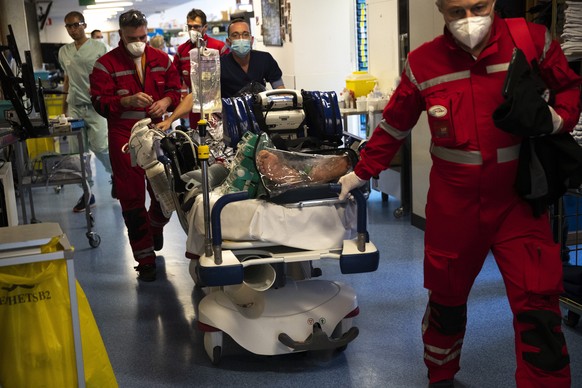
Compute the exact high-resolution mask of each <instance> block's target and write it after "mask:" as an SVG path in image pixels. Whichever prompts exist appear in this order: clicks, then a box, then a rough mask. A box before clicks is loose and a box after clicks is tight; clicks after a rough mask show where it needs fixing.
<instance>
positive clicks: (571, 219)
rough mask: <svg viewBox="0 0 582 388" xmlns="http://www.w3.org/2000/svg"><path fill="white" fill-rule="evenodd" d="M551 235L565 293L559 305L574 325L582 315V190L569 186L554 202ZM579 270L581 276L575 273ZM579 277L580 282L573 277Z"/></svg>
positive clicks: (565, 321)
mask: <svg viewBox="0 0 582 388" xmlns="http://www.w3.org/2000/svg"><path fill="white" fill-rule="evenodd" d="M553 218H554V222H553V228H554V236H555V237H556V241H557V242H558V243H560V246H561V256H562V262H563V263H564V288H565V293H564V294H563V295H562V296H561V297H560V305H561V306H562V308H564V309H565V310H566V315H565V316H564V324H566V325H567V326H571V327H574V326H576V325H577V324H578V322H579V321H580V316H582V294H580V295H578V293H577V290H578V289H580V290H582V191H581V189H571V190H568V192H567V193H566V194H565V195H564V196H563V197H562V198H560V199H559V201H558V202H557V203H556V204H555V205H554V217H553ZM578 273H579V275H580V276H578V275H577V274H578ZM576 278H580V279H579V280H580V284H578V283H577V281H576V280H575V279H576Z"/></svg>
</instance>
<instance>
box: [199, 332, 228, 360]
mask: <svg viewBox="0 0 582 388" xmlns="http://www.w3.org/2000/svg"><path fill="white" fill-rule="evenodd" d="M222 339H223V333H222V331H213V332H206V333H204V350H206V354H207V355H208V358H210V362H211V363H212V365H218V364H219V363H220V360H221V359H222Z"/></svg>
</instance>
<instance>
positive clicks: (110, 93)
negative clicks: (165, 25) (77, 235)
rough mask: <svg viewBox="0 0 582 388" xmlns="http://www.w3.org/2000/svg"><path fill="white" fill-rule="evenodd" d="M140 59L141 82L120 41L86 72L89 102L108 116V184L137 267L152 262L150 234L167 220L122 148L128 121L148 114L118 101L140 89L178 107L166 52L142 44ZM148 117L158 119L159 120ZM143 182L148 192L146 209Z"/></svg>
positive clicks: (176, 88) (175, 83)
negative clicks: (110, 172) (142, 62)
mask: <svg viewBox="0 0 582 388" xmlns="http://www.w3.org/2000/svg"><path fill="white" fill-rule="evenodd" d="M145 57H146V64H145V70H144V75H143V84H142V81H141V80H140V78H139V75H138V72H137V70H136V65H135V63H134V61H133V59H132V58H131V57H130V56H129V53H128V52H127V50H126V48H125V46H124V45H123V42H120V44H119V46H118V47H117V48H115V49H113V50H112V51H110V52H109V53H107V54H106V55H104V56H102V57H101V58H99V60H97V62H96V63H95V67H94V68H93V72H92V73H91V75H90V82H91V99H92V102H93V106H94V107H95V110H96V111H97V112H98V113H99V114H101V115H102V116H104V117H106V118H107V125H108V134H109V156H110V158H111V166H112V168H113V179H114V182H113V184H114V185H115V188H116V191H117V198H118V199H119V202H120V204H121V210H122V212H123V218H124V221H125V225H126V226H127V232H128V237H129V242H130V245H131V249H132V251H133V256H134V258H135V260H136V261H138V263H139V264H140V265H145V264H154V263H155V258H156V256H155V253H154V244H153V237H152V236H153V235H157V234H161V233H162V230H163V227H164V225H165V224H166V223H167V222H168V219H167V218H166V217H165V216H164V215H163V213H162V211H161V208H160V204H159V203H158V201H157V200H156V199H155V196H154V193H153V191H152V189H151V187H150V185H149V182H147V179H146V178H145V172H144V170H143V169H141V168H140V167H132V166H131V161H130V155H129V154H125V153H123V152H122V151H121V148H122V147H123V145H124V144H126V143H127V142H128V141H129V136H130V135H131V128H132V127H133V125H134V124H135V123H136V122H137V121H138V120H141V119H143V118H146V117H147V108H135V107H127V108H126V107H123V106H122V105H121V102H120V100H121V98H122V97H124V96H131V95H133V94H135V93H138V92H144V93H147V94H149V95H151V96H152V98H153V100H154V101H158V100H160V99H162V98H164V97H170V98H171V99H172V104H171V105H173V106H177V104H178V103H179V102H180V77H179V75H178V71H177V70H176V68H175V67H174V65H173V64H172V62H171V60H170V58H169V57H168V55H167V54H166V53H164V52H162V51H160V50H157V49H154V48H152V47H150V46H149V45H147V46H146V48H145ZM152 120H153V121H154V122H159V121H160V118H156V119H152ZM146 185H147V190H148V192H149V194H150V207H149V210H147V211H146V208H145V200H146V198H145V191H146Z"/></svg>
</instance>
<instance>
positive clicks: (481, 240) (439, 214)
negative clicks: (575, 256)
mask: <svg viewBox="0 0 582 388" xmlns="http://www.w3.org/2000/svg"><path fill="white" fill-rule="evenodd" d="M494 3H495V1H494V0H487V1H483V0H438V1H437V2H436V4H437V7H438V8H439V11H440V12H441V13H442V14H443V16H444V20H445V23H446V28H445V30H444V34H443V35H441V36H439V37H437V38H436V39H434V40H433V41H431V42H428V43H425V44H424V45H422V46H420V47H419V48H418V49H416V50H414V51H413V52H411V53H410V54H409V56H408V61H407V64H406V66H405V70H404V71H403V73H402V76H401V81H400V84H399V86H398V87H397V89H396V90H395V92H394V94H393V96H392V97H391V99H390V102H389V103H388V105H387V106H386V108H385V110H384V112H383V120H382V121H381V122H380V124H379V125H378V127H377V128H376V129H375V131H374V133H373V135H372V137H371V138H370V140H369V142H368V143H367V144H366V147H365V149H364V150H363V151H362V154H361V160H360V161H359V163H358V164H357V165H356V168H355V171H354V172H352V173H349V174H346V175H345V176H343V177H342V178H340V183H341V184H342V192H341V194H340V197H341V198H345V197H346V196H347V195H348V192H349V191H350V190H351V189H353V188H355V187H358V186H360V185H362V184H363V183H364V182H365V181H367V180H368V179H370V178H371V177H372V176H377V175H378V174H379V173H380V172H381V171H382V170H384V169H386V168H388V166H389V164H390V161H391V160H392V158H393V156H394V155H395V154H396V152H397V151H398V149H399V148H400V145H401V144H402V142H403V141H404V139H405V138H406V137H407V136H408V134H409V133H410V131H411V129H412V128H413V127H414V126H415V124H416V122H417V120H418V119H419V116H420V114H421V113H422V112H423V111H426V112H427V116H428V121H429V126H430V131H431V138H432V145H431V149H430V152H431V156H432V162H433V165H432V169H431V173H430V188H429V192H428V196H427V205H426V231H425V232H426V233H425V254H424V286H425V288H427V289H428V290H429V301H428V305H427V310H426V314H425V316H424V319H423V321H422V333H423V342H424V361H425V364H426V365H427V367H428V375H429V384H430V385H429V386H432V387H453V386H454V376H455V374H456V373H457V372H458V370H459V369H460V366H459V365H460V355H461V346H462V344H463V338H464V334H465V326H466V320H467V315H466V314H467V305H466V303H467V299H468V296H469V292H470V290H471V287H472V285H473V282H474V280H475V278H476V277H477V275H478V273H479V272H480V270H481V267H482V265H483V262H484V260H485V258H486V256H487V254H488V252H489V251H491V252H492V253H493V256H494V257H495V260H496V262H497V265H498V267H499V269H500V272H501V274H502V277H503V281H504V283H505V288H506V293H507V297H508V299H509V303H510V306H511V310H512V312H513V315H514V319H513V322H514V323H513V325H514V330H515V351H516V358H517V370H516V375H515V376H516V381H517V386H518V387H520V388H521V387H570V367H569V356H568V352H567V348H566V343H565V339H564V335H563V333H562V331H561V329H560V324H561V319H560V315H561V314H560V310H559V304H558V297H559V295H560V293H561V292H562V263H561V260H560V253H559V249H560V248H559V246H558V244H556V243H554V240H553V238H552V234H551V231H550V224H549V220H548V216H547V214H546V215H544V216H542V217H539V218H535V217H534V216H533V213H532V209H531V208H530V206H529V205H528V203H526V202H525V201H524V200H523V199H522V198H520V197H519V196H518V195H517V193H516V191H515V189H514V182H515V178H516V170H517V165H518V156H519V155H518V154H519V145H520V143H521V141H522V139H523V137H521V136H517V135H513V134H510V133H507V132H504V131H502V130H500V129H499V128H497V127H496V126H495V124H494V122H493V119H492V114H493V112H494V111H495V110H496V108H497V107H498V106H499V105H500V104H502V103H503V102H504V98H503V96H502V88H503V85H504V80H505V76H506V74H507V69H508V64H509V62H510V59H511V57H512V51H513V48H514V47H515V44H514V42H513V40H512V38H511V35H510V33H509V31H508V27H507V24H506V22H505V21H504V20H503V19H501V18H500V17H498V16H495V15H494ZM527 27H528V30H529V33H530V34H531V37H532V39H533V42H534V45H535V49H536V51H537V53H538V58H539V62H540V70H541V74H542V78H543V80H544V81H545V83H546V85H547V86H548V87H549V88H550V89H552V90H553V91H555V92H556V96H555V102H554V103H553V106H552V107H551V108H549V109H548V106H547V105H545V104H544V105H543V108H544V109H548V110H549V112H547V113H548V115H550V114H551V120H550V126H551V127H553V128H551V131H552V132H554V133H557V132H569V131H571V130H572V128H573V127H574V125H575V123H576V122H577V120H578V118H579V117H580V110H579V98H580V87H579V85H580V83H581V80H580V77H578V76H577V75H576V74H575V73H574V72H572V71H571V70H570V69H569V67H568V63H567V60H566V58H565V57H564V54H563V52H562V50H561V48H560V46H559V44H558V43H557V42H556V41H552V40H551V38H550V36H549V34H548V33H547V30H546V28H545V27H544V26H541V25H537V24H530V23H528V25H527ZM548 136H551V135H548Z"/></svg>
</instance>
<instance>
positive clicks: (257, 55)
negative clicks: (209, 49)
mask: <svg viewBox="0 0 582 388" xmlns="http://www.w3.org/2000/svg"><path fill="white" fill-rule="evenodd" d="M227 32H228V38H226V43H227V44H228V45H229V47H230V53H229V54H228V55H225V56H223V57H221V58H220V88H221V95H222V97H223V98H225V97H232V96H234V95H236V94H237V93H238V92H239V91H240V90H241V89H243V88H244V87H246V86H248V85H249V84H250V83H251V82H258V83H260V84H261V85H263V86H266V85H267V82H269V83H270V84H271V87H272V88H273V89H283V88H285V85H284V84H283V79H282V78H281V77H282V76H283V72H282V71H281V68H279V64H278V63H277V61H276V60H275V58H273V56H272V55H271V54H269V53H267V52H265V51H259V50H253V49H252V46H253V41H254V38H253V36H252V35H251V28H250V26H249V24H248V23H247V22H246V21H245V20H244V19H234V20H233V21H232V22H231V23H230V24H229V26H228V30H227Z"/></svg>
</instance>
